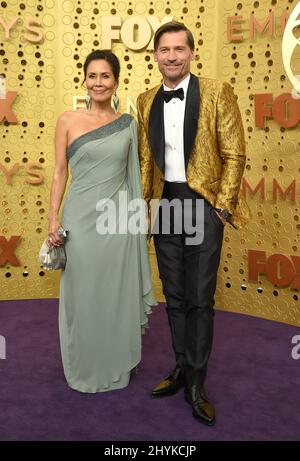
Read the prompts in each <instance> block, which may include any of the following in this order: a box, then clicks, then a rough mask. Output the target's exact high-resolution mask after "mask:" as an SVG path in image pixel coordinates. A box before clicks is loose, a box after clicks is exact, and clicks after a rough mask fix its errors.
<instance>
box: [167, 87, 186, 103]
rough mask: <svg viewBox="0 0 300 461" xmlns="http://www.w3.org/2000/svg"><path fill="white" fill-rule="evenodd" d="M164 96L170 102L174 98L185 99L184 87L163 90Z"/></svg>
mask: <svg viewBox="0 0 300 461" xmlns="http://www.w3.org/2000/svg"><path fill="white" fill-rule="evenodd" d="M163 98H164V101H165V102H170V101H171V99H173V98H179V99H181V101H182V100H183V99H184V91H183V88H178V90H171V91H163Z"/></svg>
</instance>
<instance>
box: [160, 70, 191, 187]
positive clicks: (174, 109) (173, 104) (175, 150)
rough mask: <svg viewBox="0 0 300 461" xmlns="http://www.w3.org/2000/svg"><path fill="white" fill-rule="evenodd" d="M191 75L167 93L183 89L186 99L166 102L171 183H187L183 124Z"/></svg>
mask: <svg viewBox="0 0 300 461" xmlns="http://www.w3.org/2000/svg"><path fill="white" fill-rule="evenodd" d="M190 78H191V75H190V74H189V75H188V76H187V77H186V78H185V79H184V80H182V82H180V83H179V85H177V86H176V88H168V87H167V86H166V85H164V90H165V91H170V90H171V89H174V90H177V89H178V88H183V91H184V99H183V100H182V101H181V99H179V98H173V99H171V101H169V102H168V103H166V102H164V126H165V180H166V181H170V182H187V180H186V176H185V164H184V137H183V123H184V112H185V105H186V94H187V89H188V85H189V81H190Z"/></svg>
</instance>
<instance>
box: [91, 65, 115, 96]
mask: <svg viewBox="0 0 300 461" xmlns="http://www.w3.org/2000/svg"><path fill="white" fill-rule="evenodd" d="M85 83H86V87H87V90H88V94H89V96H90V97H91V98H92V100H93V101H95V102H100V103H103V102H106V101H108V100H110V99H111V97H112V95H113V93H114V92H115V90H116V89H117V86H118V82H117V81H116V79H115V77H114V74H113V71H112V68H111V66H110V64H109V63H108V62H107V61H105V59H95V60H94V61H91V62H90V64H89V65H88V67H87V71H86V79H85Z"/></svg>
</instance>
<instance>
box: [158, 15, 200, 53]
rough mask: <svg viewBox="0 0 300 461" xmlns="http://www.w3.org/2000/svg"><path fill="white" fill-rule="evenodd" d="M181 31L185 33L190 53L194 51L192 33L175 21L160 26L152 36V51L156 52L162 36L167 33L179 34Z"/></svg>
mask: <svg viewBox="0 0 300 461" xmlns="http://www.w3.org/2000/svg"><path fill="white" fill-rule="evenodd" d="M181 30H183V31H184V32H185V33H186V39H187V43H188V45H189V47H190V49H191V50H192V51H194V49H195V42H194V37H193V34H192V32H191V31H190V30H189V29H188V28H187V27H186V26H185V25H184V24H183V23H182V22H177V21H170V22H167V23H166V24H163V25H162V26H160V27H159V28H158V29H157V31H156V32H155V35H154V50H155V51H156V50H157V48H158V45H159V41H160V39H161V37H162V35H163V34H165V33H167V32H180V31H181Z"/></svg>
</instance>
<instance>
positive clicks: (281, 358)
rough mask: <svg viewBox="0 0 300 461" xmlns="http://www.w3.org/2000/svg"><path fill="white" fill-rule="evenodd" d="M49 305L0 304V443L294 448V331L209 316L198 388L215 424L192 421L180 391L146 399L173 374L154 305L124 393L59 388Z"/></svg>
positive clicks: (297, 417)
mask: <svg viewBox="0 0 300 461" xmlns="http://www.w3.org/2000/svg"><path fill="white" fill-rule="evenodd" d="M57 308H58V301H57V300H28V301H7V302H6V301H5V302H4V301H2V302H0V335H2V336H4V337H5V338H6V359H2V360H0V440H7V441H11V440H19V441H27V440H37V441H47V440H69V441H71V440H78V441H82V440H106V441H133V440H135V441H140V440H146V441H154V440H157V441H161V440H166V441H176V440H177V441H196V440H198V441H201V440H208V441H212V440H220V441H221V440H222V441H223V440H224V441H225V440H240V441H242V440H250V441H252V440H268V441H271V440H299V439H300V392H299V389H300V360H294V359H293V358H292V355H291V349H292V344H291V339H292V337H293V336H294V335H297V334H298V335H299V334H300V329H299V328H297V327H293V326H289V325H285V324H280V323H276V322H271V321H268V320H262V319H258V318H255V317H249V316H245V315H237V314H231V313H227V312H221V311H216V316H215V339H214V348H213V353H212V356H211V359H210V364H209V371H208V376H207V381H206V389H207V393H208V395H209V397H210V398H211V400H212V402H214V404H215V407H216V412H217V423H216V425H215V426H214V427H206V426H204V425H202V424H201V423H199V422H197V421H196V420H194V419H193V417H192V415H191V408H190V407H189V405H188V404H187V403H186V402H185V401H184V398H183V391H180V392H179V393H178V394H177V395H175V396H173V397H168V398H165V399H159V400H154V399H152V398H151V397H150V395H149V394H150V390H151V388H152V386H153V385H155V384H157V382H158V381H160V379H161V378H162V377H163V376H164V374H165V373H166V372H167V371H169V370H170V369H171V368H172V367H173V354H172V351H171V343H170V334H169V330H168V325H167V319H166V314H165V309H164V306H163V305H160V306H159V307H157V308H156V309H155V310H154V312H153V314H152V315H151V317H150V328H149V329H148V330H147V333H146V335H145V336H144V337H143V360H142V362H141V364H140V366H139V370H138V373H137V375H135V376H134V377H133V379H132V381H131V383H130V385H129V387H128V388H126V389H123V390H120V391H112V392H109V393H101V394H94V395H85V394H81V393H78V392H76V391H73V390H71V389H69V388H68V386H67V384H66V382H65V379H64V375H63V371H62V364H61V358H60V350H59V340H58V327H57V317H58V313H57Z"/></svg>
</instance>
